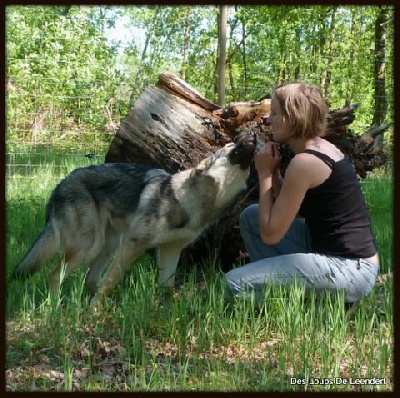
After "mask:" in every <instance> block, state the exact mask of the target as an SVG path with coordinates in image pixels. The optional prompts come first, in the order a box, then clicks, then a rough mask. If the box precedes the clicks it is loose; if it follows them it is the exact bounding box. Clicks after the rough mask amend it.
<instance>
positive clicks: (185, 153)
mask: <svg viewBox="0 0 400 398" xmlns="http://www.w3.org/2000/svg"><path fill="white" fill-rule="evenodd" d="M357 107H358V104H352V105H349V106H346V107H344V108H341V109H335V110H332V111H330V112H329V114H328V116H327V121H328V126H327V131H326V136H325V138H326V139H327V140H329V141H330V142H332V143H334V144H335V145H336V146H337V147H338V148H340V149H341V150H342V151H343V152H344V153H345V154H346V155H347V156H349V158H350V160H351V161H352V163H353V165H354V167H355V170H356V172H357V174H358V175H359V176H360V177H361V178H365V177H366V175H367V173H368V172H369V171H373V170H374V169H375V168H377V167H380V166H381V165H383V164H385V163H386V161H387V157H386V154H385V153H384V151H383V150H382V148H381V147H380V145H378V140H377V137H378V136H380V135H382V134H383V133H384V132H385V131H386V129H387V128H388V125H381V126H372V127H371V128H370V129H369V130H368V131H366V132H365V133H364V134H362V135H358V134H355V133H353V132H352V131H351V129H350V128H349V125H350V124H351V123H352V122H353V121H354V118H355V114H354V111H355V110H356V109H357ZM269 113H270V99H268V96H266V97H265V98H264V99H262V100H260V101H249V102H237V103H233V104H230V105H228V106H227V107H226V108H223V109H221V108H219V107H218V106H217V105H216V104H214V103H212V102H210V101H209V100H207V99H206V98H205V97H204V96H202V95H201V94H200V93H199V92H198V91H196V90H195V89H194V88H193V87H191V86H190V85H189V84H187V83H186V82H184V81H183V80H181V79H179V78H177V77H176V76H174V75H172V74H170V73H162V74H161V75H160V76H159V80H158V82H157V83H156V84H155V85H150V86H148V87H147V88H146V89H145V90H144V92H143V93H142V95H141V96H140V97H139V98H138V100H137V101H136V103H135V105H134V106H133V107H132V108H131V109H130V111H129V113H128V115H127V117H126V118H125V119H124V120H123V121H122V123H121V125H120V127H119V129H118V131H117V132H116V135H115V137H114V139H113V141H112V143H111V145H110V147H109V150H108V152H107V154H106V156H105V162H106V163H107V162H136V163H142V164H147V165H150V166H154V167H160V168H163V169H165V170H167V171H169V172H176V171H178V170H183V169H186V168H188V167H192V166H194V165H195V164H197V163H198V162H199V161H200V160H202V159H204V158H205V157H206V156H208V155H209V154H211V153H212V152H215V150H217V149H218V148H220V147H222V146H223V145H225V144H226V143H227V142H229V141H232V140H233V139H234V138H235V136H236V135H237V134H238V133H240V132H242V131H253V132H256V133H257V135H258V136H259V138H260V140H264V141H265V142H267V141H269V140H270V139H271V137H270V126H269ZM280 151H281V153H282V163H281V171H282V173H283V174H284V172H285V169H286V167H287V165H288V163H289V161H290V159H291V157H292V156H293V154H292V153H291V152H290V149H289V148H288V147H287V146H281V147H280ZM257 199H258V179H257V175H256V172H255V169H254V167H253V168H252V170H251V174H250V177H249V180H248V188H247V191H246V192H245V193H244V195H243V197H242V198H241V199H240V200H238V202H237V203H236V205H235V206H232V208H231V209H229V210H228V211H227V213H226V215H225V216H224V217H222V219H220V220H218V221H216V222H215V223H214V224H213V225H212V226H211V227H210V228H208V230H207V231H205V232H204V234H203V235H202V236H201V237H200V238H199V239H198V240H197V241H196V242H195V243H193V244H192V245H191V246H190V247H188V248H186V249H185V250H184V251H183V252H182V254H181V259H180V263H181V264H180V266H181V267H185V266H186V267H187V266H191V265H192V264H193V263H194V262H197V263H201V262H203V261H206V260H208V259H209V258H210V256H211V258H212V260H213V262H214V263H215V264H216V263H219V264H220V265H221V267H222V269H223V270H224V271H226V270H229V269H230V268H232V266H233V265H235V264H236V265H237V263H238V262H241V261H242V257H243V256H242V254H243V253H244V246H243V243H242V240H241V237H240V231H239V228H238V217H239V214H240V212H241V211H242V209H243V208H244V207H245V206H247V205H248V204H250V203H253V202H255V201H257Z"/></svg>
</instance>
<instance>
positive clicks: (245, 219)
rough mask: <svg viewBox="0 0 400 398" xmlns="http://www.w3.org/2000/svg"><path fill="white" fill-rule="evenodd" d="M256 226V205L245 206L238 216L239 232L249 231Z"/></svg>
mask: <svg viewBox="0 0 400 398" xmlns="http://www.w3.org/2000/svg"><path fill="white" fill-rule="evenodd" d="M255 224H257V225H258V204H256V203H255V204H252V205H250V206H247V207H246V208H245V209H244V210H243V211H242V212H241V213H240V216H239V226H240V230H241V231H244V230H246V231H249V230H251V229H253V228H252V226H253V225H255Z"/></svg>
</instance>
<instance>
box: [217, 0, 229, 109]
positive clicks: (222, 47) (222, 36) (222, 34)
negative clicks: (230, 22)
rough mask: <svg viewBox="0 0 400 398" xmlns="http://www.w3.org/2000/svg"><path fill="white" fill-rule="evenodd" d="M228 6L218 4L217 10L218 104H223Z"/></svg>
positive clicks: (221, 105)
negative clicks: (218, 9)
mask: <svg viewBox="0 0 400 398" xmlns="http://www.w3.org/2000/svg"><path fill="white" fill-rule="evenodd" d="M227 13H228V6H226V5H222V6H220V11H219V40H218V42H219V45H218V48H219V58H218V105H219V106H220V107H221V108H222V107H224V106H225V70H226V20H227Z"/></svg>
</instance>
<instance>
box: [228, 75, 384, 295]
mask: <svg viewBox="0 0 400 398" xmlns="http://www.w3.org/2000/svg"><path fill="white" fill-rule="evenodd" d="M327 111H328V109H327V106H326V102H325V100H324V98H323V97H322V94H321V91H320V89H319V88H318V87H317V86H314V85H311V84H306V83H298V82H295V83H286V84H282V85H279V86H277V87H276V88H275V89H274V90H273V92H272V95H271V115H270V124H271V131H272V136H273V141H274V142H271V143H269V144H267V145H266V147H265V148H264V149H263V150H262V151H261V152H259V153H257V154H256V155H255V167H256V170H257V173H258V179H259V188H260V194H259V202H258V204H253V205H250V206H249V207H247V208H246V209H244V211H243V212H242V214H241V216H240V229H241V234H242V237H243V240H244V244H245V247H246V250H247V252H248V254H249V257H250V263H249V264H246V265H244V266H241V267H238V268H235V269H233V270H231V271H230V272H228V273H227V274H225V278H226V281H227V285H228V286H227V289H226V299H227V300H231V299H232V298H234V297H237V296H245V297H249V295H251V294H254V295H255V299H256V301H257V302H260V301H263V300H264V292H265V287H266V286H267V285H268V284H275V285H284V286H289V285H291V284H292V283H293V282H294V281H295V280H296V282H297V284H298V283H303V284H304V286H305V289H306V294H308V293H309V292H311V291H314V292H315V293H316V295H317V296H318V295H320V294H322V293H335V292H338V291H344V294H345V301H346V302H347V303H354V302H357V301H359V300H360V299H361V298H362V297H363V296H364V295H367V294H368V293H369V292H370V291H371V290H372V288H373V286H374V284H375V282H376V278H377V275H378V270H379V258H378V253H377V248H376V243H375V238H374V235H373V233H372V229H371V222H370V218H369V214H368V210H367V207H366V203H365V199H364V197H363V194H362V191H361V187H360V183H359V181H358V178H357V175H356V173H355V170H354V167H353V165H352V164H351V162H350V161H349V159H348V158H347V157H346V156H345V155H344V154H343V153H342V152H341V151H340V150H339V149H338V148H337V147H336V146H335V145H333V144H332V143H330V142H329V141H327V140H325V139H324V138H323V135H324V133H325V130H326V116H327ZM275 143H284V144H288V145H289V146H290V148H291V149H292V151H293V152H294V157H293V158H292V160H291V161H290V163H289V165H288V167H287V169H286V171H285V175H284V178H282V176H281V174H280V171H279V167H278V166H279V164H280V161H281V157H280V153H279V151H278V148H277V146H276V144H275ZM299 214H300V215H301V216H302V217H297V216H298V215H299Z"/></svg>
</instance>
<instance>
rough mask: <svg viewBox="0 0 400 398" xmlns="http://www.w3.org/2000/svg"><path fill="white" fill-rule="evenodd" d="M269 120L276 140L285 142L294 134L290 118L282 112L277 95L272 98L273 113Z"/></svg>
mask: <svg viewBox="0 0 400 398" xmlns="http://www.w3.org/2000/svg"><path fill="white" fill-rule="evenodd" d="M269 120H270V125H271V133H272V137H273V140H274V141H275V142H282V143H283V142H285V141H286V139H287V138H289V137H290V136H291V135H292V133H291V129H290V123H289V120H288V118H287V117H286V116H285V115H284V114H283V113H282V108H281V106H280V104H279V101H278V100H277V99H276V98H275V97H272V98H271V114H270V117H269Z"/></svg>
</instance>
